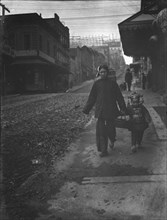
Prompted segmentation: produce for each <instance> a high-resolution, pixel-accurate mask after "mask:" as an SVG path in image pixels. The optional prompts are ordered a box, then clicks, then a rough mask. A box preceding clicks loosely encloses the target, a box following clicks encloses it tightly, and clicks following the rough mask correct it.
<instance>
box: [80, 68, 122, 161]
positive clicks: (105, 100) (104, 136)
mask: <svg viewBox="0 0 167 220" xmlns="http://www.w3.org/2000/svg"><path fill="white" fill-rule="evenodd" d="M108 75H109V69H108V66H106V65H101V66H100V67H99V73H98V77H100V78H98V79H97V80H96V81H95V82H94V84H93V86H92V89H91V91H90V94H89V97H88V100H87V102H86V104H85V106H84V109H83V113H85V114H89V112H90V110H91V109H92V108H93V106H94V105H95V118H97V122H96V144H97V150H98V151H99V152H100V156H101V157H104V156H107V155H108V150H107V148H108V139H109V141H110V145H109V146H110V148H111V149H113V147H114V142H115V140H116V139H115V138H116V128H115V119H116V118H117V116H118V115H119V114H120V111H121V112H122V113H123V114H125V112H126V105H125V101H124V98H123V96H122V93H121V91H120V89H119V87H118V84H117V83H116V81H115V80H113V79H111V78H110V77H108ZM117 104H118V106H119V109H118V106H117Z"/></svg>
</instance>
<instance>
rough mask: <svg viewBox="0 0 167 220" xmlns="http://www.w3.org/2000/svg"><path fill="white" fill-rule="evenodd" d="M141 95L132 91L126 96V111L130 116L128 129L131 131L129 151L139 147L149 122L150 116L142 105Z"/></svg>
mask: <svg viewBox="0 0 167 220" xmlns="http://www.w3.org/2000/svg"><path fill="white" fill-rule="evenodd" d="M143 103H144V100H143V96H142V95H140V94H139V93H137V92H133V93H132V94H131V95H130V96H129V97H128V104H127V111H128V114H129V116H130V120H129V130H130V131H131V142H132V143H131V144H132V145H131V151H132V152H133V153H134V152H136V151H137V150H138V149H139V148H140V147H141V142H142V139H143V134H144V131H145V129H147V128H148V125H149V123H150V122H151V117H150V114H149V112H148V110H147V109H146V107H145V106H144V105H143Z"/></svg>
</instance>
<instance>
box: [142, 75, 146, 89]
mask: <svg viewBox="0 0 167 220" xmlns="http://www.w3.org/2000/svg"><path fill="white" fill-rule="evenodd" d="M146 81H147V78H146V75H145V74H144V73H142V74H141V82H142V89H145V88H146Z"/></svg>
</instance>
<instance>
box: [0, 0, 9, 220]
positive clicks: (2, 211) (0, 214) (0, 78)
mask: <svg viewBox="0 0 167 220" xmlns="http://www.w3.org/2000/svg"><path fill="white" fill-rule="evenodd" d="M0 6H1V7H2V16H1V17H0V19H1V20H0V89H1V95H2V93H3V92H4V85H5V84H4V73H3V60H2V53H3V52H2V50H3V43H4V26H3V25H4V18H5V10H6V11H8V12H10V11H9V9H7V8H6V7H5V6H4V5H3V4H1V3H0ZM3 154H4V149H3V143H2V144H1V152H0V191H1V194H2V195H0V197H1V201H0V218H1V219H3V220H8V216H7V213H6V203H5V197H4V185H3V180H4V173H3V172H4V170H3Z"/></svg>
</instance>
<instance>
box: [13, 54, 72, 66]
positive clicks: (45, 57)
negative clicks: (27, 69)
mask: <svg viewBox="0 0 167 220" xmlns="http://www.w3.org/2000/svg"><path fill="white" fill-rule="evenodd" d="M15 56H16V57H30V56H31V57H41V58H43V59H45V60H46V61H49V62H50V63H57V64H59V65H62V66H66V67H68V65H69V63H68V62H62V61H60V60H58V59H55V58H53V57H51V56H49V55H47V54H46V53H44V52H42V51H39V50H19V51H15Z"/></svg>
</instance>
